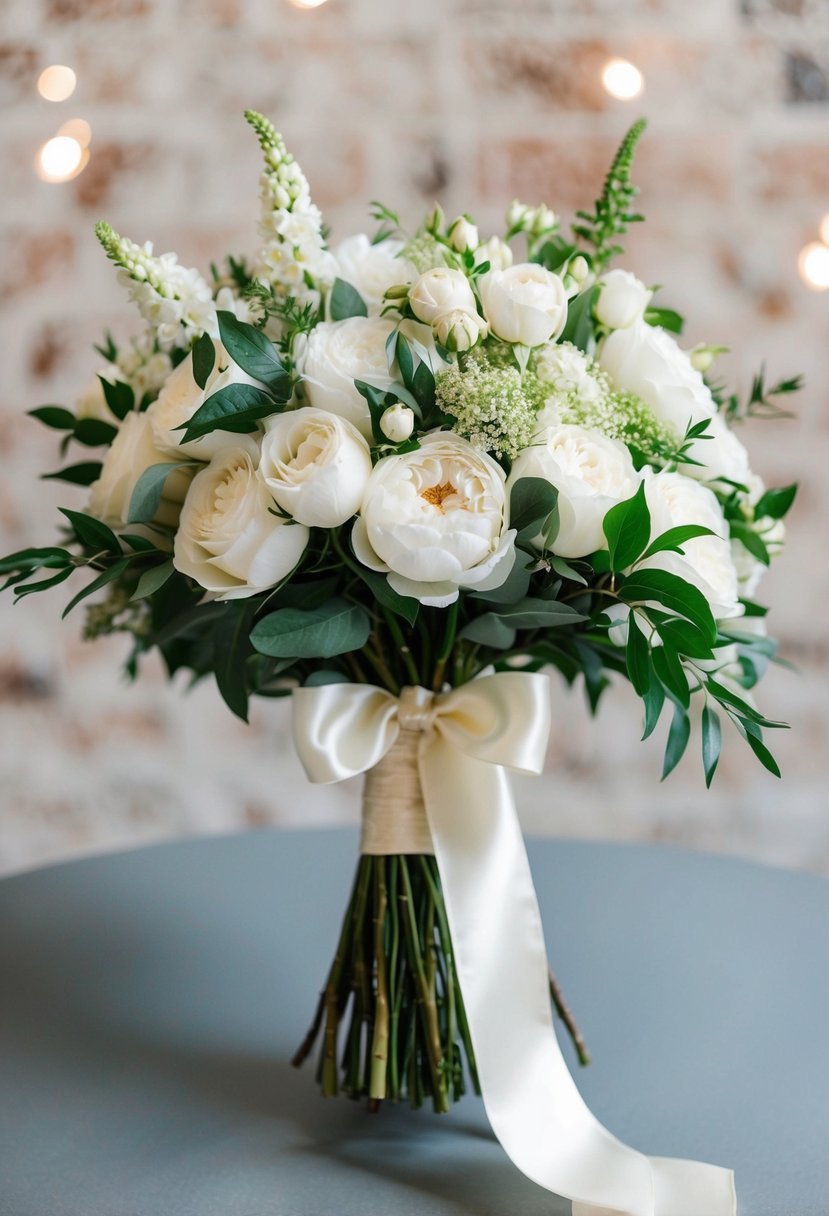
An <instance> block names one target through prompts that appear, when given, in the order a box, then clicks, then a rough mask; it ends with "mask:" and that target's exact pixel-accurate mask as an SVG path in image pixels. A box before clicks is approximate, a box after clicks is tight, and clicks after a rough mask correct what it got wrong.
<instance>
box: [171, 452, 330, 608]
mask: <svg viewBox="0 0 829 1216" xmlns="http://www.w3.org/2000/svg"><path fill="white" fill-rule="evenodd" d="M237 438H238V436H237ZM252 448H253V451H252V450H251V449H252ZM257 458H258V452H257V450H256V448H255V445H253V444H252V443H249V444H242V445H240V446H239V447H236V448H225V449H224V450H223V451H221V452H219V454H218V455H217V456H215V457H214V458H213V460H212V461H211V462H210V464H209V465H208V466H207V467H206V468H204V469H202V470H201V472H199V473H197V474H196V476H195V477H194V479H193V484H192V485H191V486H190V489H189V491H188V493H187V498H186V499H185V502H184V506H183V507H182V510H181V519H180V521H179V527H178V531H177V532H176V539H175V546H174V549H173V565H174V566H175V568H176V569H177V570H180V571H181V573H182V574H187V575H189V576H190V578H194V579H195V580H196V582H197V583H198V584H199V585H200V586H201V587H204V588H205V590H206V591H211V592H213V593H214V594H215V595H216V596H217V598H218V599H222V600H232V599H242V598H244V597H246V596H249V595H255V594H256V592H258V591H267V590H268V588H270V587H274V586H275V585H276V584H277V583H278V582H279V581H280V579H283V578H285V577H286V575H288V574H290V573H291V571H292V570H293V568H294V566H296V564H297V562H298V561H299V559H300V558H301V557H302V554H303V552H304V551H305V547H306V545H307V544H308V529H307V528H306V527H303V525H302V524H294V523H290V522H286V521H285V520H284V519H283V518H282V517H281V516H279V515H275V514H274V512H273V500H272V498H271V492H270V490H269V489H268V487H267V486H266V485H265V483H264V481H263V480H262V479H261V478H260V477H259V475H258V473H257V471H256V461H257Z"/></svg>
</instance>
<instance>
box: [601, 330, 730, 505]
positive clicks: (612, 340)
mask: <svg viewBox="0 0 829 1216" xmlns="http://www.w3.org/2000/svg"><path fill="white" fill-rule="evenodd" d="M599 364H600V365H601V367H602V370H603V371H605V372H607V374H608V375H609V376H610V378H611V380H612V381H613V383H614V384H615V386H616V387H617V388H618V389H622V390H623V391H625V392H629V393H635V394H636V396H637V397H640V398H641V400H642V401H644V402H645V404H646V405H648V406H650V408H651V409H652V410H653V412H654V414H655V416H656V417H657V418H658V419H659V420H660V421H661V422H664V423H667V424H668V425H669V426H670V427H671V428H672V429H673V431H674V434H675V435H676V437H677V438H682V436H683V435H684V434H685V431H686V429H687V427H688V425H689V423H698V422H702V421H703V420H705V419H707V420H708V432H709V435H710V438H703V439H697V440H695V441H694V443H693V444H692V445H691V448H690V450H689V455H690V456H691V457H692V458H693V459H694V460H697V461H699V462H700V463H699V465H690V464H689V465H684V466H683V472H684V473H686V474H687V476H689V477H696V478H699V479H700V480H702V481H717V480H720V479H723V478H726V479H728V480H730V481H734V482H738V483H739V484H741V485H744V484H745V483H746V480H747V478H748V475H749V464H748V454H747V452H746V450H745V448H744V447H743V445H742V444H741V443H740V441H739V439H738V438H737V437H736V435H734V434H733V432H732V431H730V430H729V428H728V426H727V424H726V422H725V420H724V419H723V418H722V417H720V416H719V415H718V414H717V406H716V402H715V401H714V398H713V397H712V395H711V390H710V389H709V387H708V385H707V384H706V383H705V381H704V380H703V378H702V375H701V374H700V372H698V371H697V370H696V368H695V367H694V366H693V364H692V362H691V359H690V357H689V355H688V354H687V353H686V352H685V351H684V350H682V348H681V347H680V346H679V344H678V343H677V342H676V341H674V339H673V338H672V337H671V335H670V334H669V333H667V332H666V331H665V330H664V329H661V328H659V327H658V326H653V325H648V324H646V323H645V322H644V321H639V322H637V323H636V324H634V325H632V326H630V328H628V329H617V330H614V332H613V333H611V334H610V335H609V336H608V337H607V338H606V339H605V341H604V342H603V343H602V345H601V348H600V350H599Z"/></svg>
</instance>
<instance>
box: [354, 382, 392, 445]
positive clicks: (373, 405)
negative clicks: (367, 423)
mask: <svg viewBox="0 0 829 1216" xmlns="http://www.w3.org/2000/svg"><path fill="white" fill-rule="evenodd" d="M354 387H355V388H356V390H357V392H358V393H359V394H360V396H361V397H363V398H365V402H366V405H367V406H368V412H369V415H370V416H371V433H372V435H373V436H374V442H375V443H383V444H387V443H388V439H387V438H386V436H385V435H384V434H383V430H382V427H381V426H380V419H381V418H382V417H383V414H384V413H385V411H386V410H387V409H388V407H389V405H390V404H391V403H392V401H393V398H392V397H391V396H390V395H389V394H388V393H386V392H385V391H384V390H383V389H379V388H375V387H374V385H373V384H366V383H365V381H364V380H355V381H354Z"/></svg>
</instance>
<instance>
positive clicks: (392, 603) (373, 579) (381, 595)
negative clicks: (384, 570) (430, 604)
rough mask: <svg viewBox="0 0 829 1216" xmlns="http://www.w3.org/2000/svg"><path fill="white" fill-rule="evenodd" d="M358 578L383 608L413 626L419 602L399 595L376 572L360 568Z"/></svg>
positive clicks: (386, 580) (384, 577)
mask: <svg viewBox="0 0 829 1216" xmlns="http://www.w3.org/2000/svg"><path fill="white" fill-rule="evenodd" d="M358 573H359V575H360V578H361V579H362V580H363V582H364V583H365V584H366V585H367V586H368V587H369V588H370V589H371V593H372V595H373V596H374V598H375V599H376V600H377V603H378V604H380V605H381V606H382V607H383V608H388V609H389V611H390V612H394V613H395V614H396V615H397V616H401V617H403V619H404V620H405V621H407V622H408V623H409V624H410V625H414V623H415V621H416V620H417V614H418V612H419V611H420V601H419V600H416V599H414V598H413V597H412V596H410V595H399V594H398V593H397V592H396V591H395V590H394V588H393V587H390V586H389V582H388V579H387V578H386V576H385V574H380V573H379V572H378V571H377V570H367V569H366V567H365V566H361V567H360V568H359V571H358Z"/></svg>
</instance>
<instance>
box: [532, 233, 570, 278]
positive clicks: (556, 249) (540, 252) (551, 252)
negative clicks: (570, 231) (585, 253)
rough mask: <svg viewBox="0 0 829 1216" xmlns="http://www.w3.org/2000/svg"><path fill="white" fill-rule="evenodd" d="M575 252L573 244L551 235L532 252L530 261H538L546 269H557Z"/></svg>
mask: <svg viewBox="0 0 829 1216" xmlns="http://www.w3.org/2000/svg"><path fill="white" fill-rule="evenodd" d="M576 253H578V249H577V248H576V246H575V245H571V244H569V243H568V242H567V241H565V240H564V238H563V237H560V236H551V237H550V238H549V239H548V240H546V241H545V242H544V244H543V245H542V246H541V248H540V249H537V250H536V251H535V252H534V253H533V255H532V257H531V258H530V261H532V262H538V263H539V264H540V265H542V266H544V267H546V269H547V270H554V271H558V270H559V269H560V267H562V266H563V265H564V263H565V262H569V261H570V259H571V258H572V257H573V255H574V254H576Z"/></svg>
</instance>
